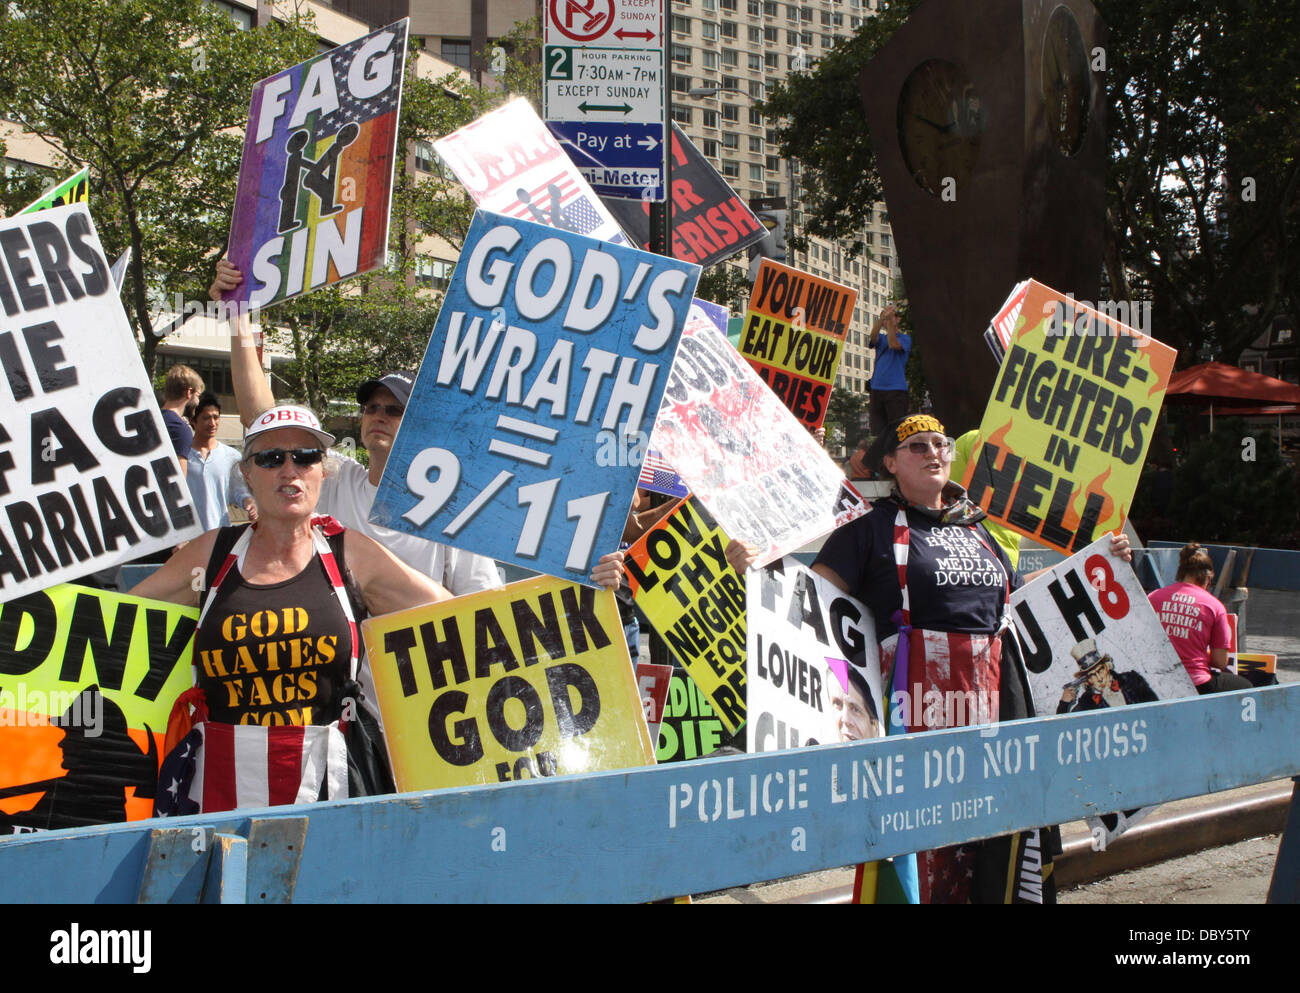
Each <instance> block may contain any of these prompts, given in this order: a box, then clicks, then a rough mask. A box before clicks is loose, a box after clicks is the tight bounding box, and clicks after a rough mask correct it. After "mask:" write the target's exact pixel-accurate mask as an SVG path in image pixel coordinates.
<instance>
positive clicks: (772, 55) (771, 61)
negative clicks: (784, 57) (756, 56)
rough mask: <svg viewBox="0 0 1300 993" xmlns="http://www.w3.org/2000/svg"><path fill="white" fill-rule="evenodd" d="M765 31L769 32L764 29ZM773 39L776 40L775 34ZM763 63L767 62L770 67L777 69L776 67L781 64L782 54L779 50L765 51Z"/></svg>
mask: <svg viewBox="0 0 1300 993" xmlns="http://www.w3.org/2000/svg"><path fill="white" fill-rule="evenodd" d="M763 33H764V35H766V34H767V32H766V31H764V32H763ZM772 40H773V41H776V38H775V36H773V38H772ZM763 63H764V64H765V65H766V66H767V67H768V68H769V69H776V68H778V67H779V66H780V64H781V54H780V53H779V52H764V53H763Z"/></svg>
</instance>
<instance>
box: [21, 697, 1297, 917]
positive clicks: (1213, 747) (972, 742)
mask: <svg viewBox="0 0 1300 993" xmlns="http://www.w3.org/2000/svg"><path fill="white" fill-rule="evenodd" d="M1298 727H1300V684H1290V685H1285V686H1277V687H1269V688H1266V689H1258V690H1243V691H1239V692H1236V693H1222V694H1217V695H1213V696H1207V697H1194V698H1190V699H1181V700H1171V701H1161V702H1156V703H1149V704H1136V705H1130V706H1127V707H1124V708H1122V709H1118V710H1098V711H1091V712H1088V713H1082V714H1071V715H1064V716H1052V717H1045V718H1037V719H1032V720H1023V721H1015V722H1010V723H1006V724H1001V725H995V726H986V727H984V728H978V727H974V728H959V729H954V730H947V731H935V732H929V733H925V734H914V735H906V736H901V737H891V738H881V739H875V740H872V741H863V742H853V743H847V744H842V745H840V744H837V745H824V746H820V747H814V748H805V749H799V750H794V751H786V752H770V753H763V754H759V755H743V756H731V757H725V758H717V759H703V760H699V761H695V762H690V763H679V764H671V765H664V766H658V767H654V768H645V769H637V770H629V771H623V772H605V773H594V774H589V775H583V776H573V777H562V778H556V779H535V780H527V781H522V782H516V783H506V784H501V785H494V786H484V787H475V788H472V789H447V790H438V791H433V792H425V793H411V794H404V795H400V796H387V797H372V798H367V799H357V800H343V801H336V802H331V803H320V804H314V805H311V806H299V807H277V808H273V809H264V810H248V811H238V812H235V813H228V814H216V815H204V814H199V815H195V816H192V817H179V818H173V819H168V820H151V821H136V822H132V823H129V824H118V825H112V826H104V827H94V828H79V829H75V830H64V831H51V832H48V833H44V834H29V835H20V836H17V837H13V838H9V839H6V840H3V841H0V900H4V901H6V902H46V901H49V902H97V903H105V902H136V901H149V902H154V901H175V902H197V901H205V902H234V903H241V902H247V903H270V902H286V901H295V902H344V901H348V902H353V901H360V902H371V901H374V902H383V903H397V902H423V901H441V902H466V903H470V902H474V903H482V902H508V901H525V900H527V901H563V902H612V901H620V902H629V901H646V900H654V899H659V898H663V897H671V896H675V895H679V894H686V893H699V892H704V891H710V890H717V889H722V888H726V887H731V886H737V885H743V884H747V883H751V882H757V881H763V880H769V879H778V878H782V877H786V876H793V875H797V874H799V873H806V872H812V871H816V870H820V869H826V868H832V867H836V866H845V865H851V864H854V863H856V862H861V861H864V860H869V859H878V858H883V857H886V856H891V855H897V854H901V853H906V852H912V851H917V850H921V849H926V848H935V847H940V846H944V845H951V844H957V843H960V842H964V841H969V840H973V839H977V838H986V837H993V836H996V835H1000V834H1005V833H1007V832H1010V831H1015V830H1018V829H1023V828H1031V827H1036V826H1039V825H1043V824H1056V823H1061V822H1064V821H1070V820H1074V819H1077V818H1080V817H1083V816H1086V815H1089V814H1098V813H1105V812H1108V811H1113V810H1121V809H1125V808H1130V807H1139V806H1143V805H1146V804H1154V803H1160V802H1163V801H1167V800H1176V799H1181V798H1184V797H1190V796H1198V795H1201V794H1205V793H1213V792H1217V791H1219V790H1226V789H1232V788H1234V787H1238V786H1245V785H1249V784H1253V783H1260V782H1267V781H1270V780H1276V779H1280V778H1284V777H1287V776H1292V777H1294V776H1297V774H1300V750H1297V749H1296V747H1295V739H1296V730H1297V728H1298ZM1298 890H1300V817H1297V807H1296V805H1295V804H1294V802H1293V804H1292V808H1291V813H1290V818H1289V822H1288V825H1287V829H1286V832H1285V834H1284V836H1283V839H1282V843H1281V847H1280V850H1279V853H1278V860H1277V867H1276V869H1275V873H1274V879H1273V885H1272V889H1271V891H1270V900H1273V901H1279V902H1281V901H1287V902H1294V901H1295V900H1296V898H1297V895H1300V894H1298Z"/></svg>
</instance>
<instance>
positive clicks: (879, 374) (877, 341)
mask: <svg viewBox="0 0 1300 993" xmlns="http://www.w3.org/2000/svg"><path fill="white" fill-rule="evenodd" d="M881 328H884V331H885V333H884V335H881V333H880V330H881ZM867 345H868V346H869V347H870V348H872V349H874V350H875V353H876V355H875V360H874V362H872V366H871V384H870V393H871V403H870V406H869V407H868V414H869V416H870V418H871V420H870V423H871V434H872V435H873V436H874V437H875V439H876V440H875V443H874V444H872V446H871V450H870V452H869V453H868V455H867V457H866V466H867V468H868V469H870V470H871V471H872V472H875V471H876V470H877V469H878V468H879V466H880V458H881V456H882V455H883V454H884V452H885V441H884V433H885V428H886V427H887V426H888V425H890V424H894V423H896V422H897V421H901V420H902V419H903V418H904V417H906V416H907V406H908V399H907V357H908V355H910V354H911V353H912V336H911V335H909V334H904V333H903V332H902V331H900V330H899V327H898V311H897V310H895V309H894V307H893V305H892V304H891V305H890V306H888V307H886V308H885V309H884V310H882V311H881V312H880V316H879V317H877V318H876V320H875V323H874V324H872V325H871V334H870V335H869V336H868V338H867Z"/></svg>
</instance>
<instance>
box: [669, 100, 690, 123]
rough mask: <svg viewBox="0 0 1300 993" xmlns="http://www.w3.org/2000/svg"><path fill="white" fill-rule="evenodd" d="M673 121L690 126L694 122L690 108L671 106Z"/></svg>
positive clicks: (678, 105) (676, 104) (677, 104)
mask: <svg viewBox="0 0 1300 993" xmlns="http://www.w3.org/2000/svg"><path fill="white" fill-rule="evenodd" d="M673 120H674V121H676V122H677V123H678V124H687V125H689V124H692V123H693V122H694V117H693V116H692V108H690V107H684V106H682V105H681V104H680V103H675V104H673Z"/></svg>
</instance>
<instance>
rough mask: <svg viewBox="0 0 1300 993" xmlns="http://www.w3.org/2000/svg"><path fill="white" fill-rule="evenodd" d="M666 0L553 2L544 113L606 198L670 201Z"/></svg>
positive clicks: (548, 6) (547, 33)
mask: <svg viewBox="0 0 1300 993" xmlns="http://www.w3.org/2000/svg"><path fill="white" fill-rule="evenodd" d="M663 38H664V0H548V2H547V4H546V25H545V46H544V51H543V63H544V66H545V78H546V86H545V91H544V96H543V114H542V116H543V117H544V118H545V120H546V123H547V126H548V127H549V128H550V129H551V132H552V133H553V134H554V135H555V138H556V140H557V141H558V142H559V143H560V145H561V146H562V147H563V148H564V150H565V151H566V152H568V153H569V156H570V157H571V158H572V159H573V161H574V163H575V165H577V167H578V170H579V171H580V172H581V173H582V174H583V176H584V177H585V178H586V180H587V182H589V183H590V184H591V186H592V188H593V189H595V191H596V192H597V193H599V194H600V195H602V196H612V197H621V198H624V199H630V200H652V201H662V200H663V199H665V191H666V188H667V181H666V177H665V163H666V152H665V142H664V135H665V133H666V131H665V118H666V116H667V115H666V112H665V99H664V95H665V90H666V86H665V82H666V79H665V62H664V48H663Z"/></svg>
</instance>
